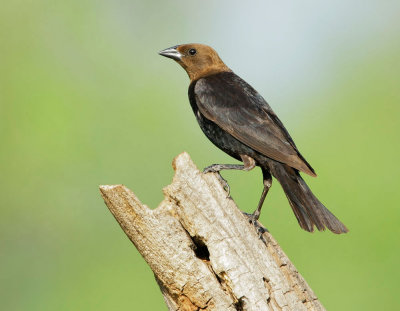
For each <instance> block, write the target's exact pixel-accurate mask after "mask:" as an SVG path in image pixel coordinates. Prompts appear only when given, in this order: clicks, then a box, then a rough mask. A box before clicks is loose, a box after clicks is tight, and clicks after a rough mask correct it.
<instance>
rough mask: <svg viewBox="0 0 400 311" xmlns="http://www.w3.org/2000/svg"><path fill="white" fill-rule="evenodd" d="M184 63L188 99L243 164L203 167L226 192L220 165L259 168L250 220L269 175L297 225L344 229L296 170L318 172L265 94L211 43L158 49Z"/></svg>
mask: <svg viewBox="0 0 400 311" xmlns="http://www.w3.org/2000/svg"><path fill="white" fill-rule="evenodd" d="M159 54H160V55H161V56H165V57H167V58H171V59H173V60H174V61H176V62H177V63H178V64H179V65H181V66H182V67H183V69H184V70H185V71H186V73H187V74H188V76H189V79H190V84H189V89H188V96H189V102H190V105H191V107H192V110H193V112H194V115H195V117H196V119H197V122H198V123H199V125H200V128H201V130H202V131H203V132H204V134H205V135H206V136H207V138H208V139H209V140H210V141H211V142H212V143H213V144H214V145H215V146H217V147H218V148H219V149H221V150H222V151H224V152H225V153H227V154H228V155H230V156H231V157H233V158H234V159H236V160H239V161H241V162H242V163H243V164H213V165H210V166H208V167H206V168H205V169H204V171H203V172H204V173H217V174H218V176H219V178H220V180H221V182H222V184H223V186H224V188H225V189H226V190H227V192H228V196H229V185H228V184H227V182H226V181H225V179H223V178H222V176H221V175H220V171H221V170H243V171H250V170H252V169H253V168H254V167H256V166H258V167H260V168H261V171H262V176H263V191H262V194H261V198H260V200H259V203H258V205H257V208H256V210H255V211H254V212H253V213H252V214H250V215H249V217H250V220H251V221H250V222H252V223H253V224H254V223H255V222H257V221H258V219H259V216H260V213H261V208H262V206H263V203H264V201H265V198H266V196H267V193H268V191H269V189H270V188H271V186H272V176H273V177H274V178H275V179H277V180H278V182H279V183H280V184H281V186H282V188H283V190H284V192H285V194H286V197H287V199H288V201H289V204H290V206H291V208H292V210H293V212H294V215H295V216H296V219H297V221H298V223H299V225H300V227H301V228H302V229H304V230H306V231H308V232H313V231H314V227H316V228H317V229H318V230H319V231H323V230H325V229H326V228H328V229H329V230H330V231H332V232H333V233H336V234H340V233H346V232H348V229H347V228H346V226H345V225H344V224H343V223H342V222H341V221H340V220H339V219H337V218H336V217H335V216H334V215H333V214H332V213H331V212H330V211H329V210H328V209H327V208H326V207H325V206H324V205H323V204H322V203H321V202H320V201H319V200H318V199H317V198H316V196H315V195H314V194H313V193H312V192H311V190H310V188H309V187H308V186H307V184H306V183H305V181H304V180H303V178H302V177H301V175H300V172H302V173H305V174H307V175H310V176H313V177H316V176H317V175H316V173H315V171H314V169H313V168H312V167H311V165H310V164H309V163H308V162H307V161H306V159H305V158H304V157H303V156H302V155H301V154H300V152H299V150H298V149H297V147H296V145H295V143H294V141H293V139H292V137H291V136H290V134H289V132H288V131H287V130H286V128H285V127H284V125H283V123H282V122H281V120H280V119H279V118H278V117H277V115H276V114H275V112H274V111H273V110H272V108H271V107H270V106H269V104H268V103H267V102H266V101H265V99H264V98H263V97H262V96H261V95H260V94H259V93H258V92H257V91H256V90H255V89H254V88H253V87H252V86H251V85H249V84H248V83H247V82H246V81H244V80H243V79H242V78H240V77H239V76H238V75H236V74H235V73H234V72H233V71H232V70H231V69H230V68H229V67H228V66H227V65H225V63H224V62H223V61H222V60H221V58H220V57H219V55H218V54H217V52H216V51H215V50H214V49H213V48H212V47H210V46H207V45H204V44H198V43H190V44H180V45H175V46H173V47H170V48H167V49H164V50H162V51H160V52H159Z"/></svg>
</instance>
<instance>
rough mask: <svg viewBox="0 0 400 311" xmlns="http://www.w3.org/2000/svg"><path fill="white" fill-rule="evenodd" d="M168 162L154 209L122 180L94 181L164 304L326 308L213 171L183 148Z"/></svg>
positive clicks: (222, 307)
mask: <svg viewBox="0 0 400 311" xmlns="http://www.w3.org/2000/svg"><path fill="white" fill-rule="evenodd" d="M173 167H174V170H175V176H174V178H173V181H172V184H171V185H169V186H167V187H165V188H164V195H165V199H164V200H163V201H162V202H161V204H160V205H159V206H158V207H157V208H156V209H155V210H151V209H149V208H148V207H147V206H145V205H144V204H142V203H141V202H140V201H139V199H138V198H137V197H136V196H135V195H134V194H133V192H131V191H130V190H129V189H127V188H126V187H125V186H123V185H114V186H100V191H101V195H102V196H103V198H104V201H105V203H106V204H107V206H108V208H109V209H110V211H111V213H112V214H113V215H114V217H115V219H116V220H117V221H118V222H119V224H120V226H121V228H122V230H124V232H125V234H126V235H127V236H128V237H129V239H130V240H131V241H132V243H133V244H134V245H135V246H136V248H137V249H138V251H139V252H140V254H141V255H142V256H143V258H144V259H145V260H146V262H147V263H148V264H149V266H150V267H151V269H152V270H153V272H154V275H155V278H156V281H157V283H158V285H159V286H160V289H161V292H162V294H163V295H164V299H165V302H166V304H167V306H168V308H169V310H180V311H184V310H185V311H186V310H190V311H192V310H193V311H194V310H221V311H225V310H246V311H247V310H263V311H264V310H290V311H292V310H296V311H300V310H325V309H324V307H323V306H322V305H321V303H320V302H319V301H318V299H317V297H316V296H315V295H314V293H313V291H312V290H311V288H310V287H309V286H308V284H307V283H306V281H305V280H304V279H303V277H302V276H301V275H300V274H299V273H298V272H297V270H296V268H295V267H294V266H293V264H292V263H291V262H290V260H289V258H288V257H287V256H286V255H285V253H284V252H283V251H282V250H281V248H280V247H279V245H278V243H277V242H276V241H275V239H274V238H273V237H272V236H271V234H269V233H268V232H265V233H263V235H262V237H261V239H260V237H259V235H258V234H257V232H256V230H255V228H254V226H252V225H251V224H249V222H248V220H247V218H246V217H245V216H244V215H243V214H242V212H241V211H240V210H239V209H238V208H237V206H236V204H235V202H234V201H233V200H232V199H230V198H227V197H226V192H225V191H224V189H223V188H222V186H221V184H220V182H219V181H218V179H217V177H216V176H215V174H202V173H201V172H200V171H199V170H198V169H197V167H196V166H195V165H194V163H193V162H192V160H191V159H190V157H189V155H188V154H187V153H182V154H180V155H178V156H177V157H176V158H175V159H174V161H173ZM132 309H134V306H132Z"/></svg>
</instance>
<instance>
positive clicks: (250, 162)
mask: <svg viewBox="0 0 400 311" xmlns="http://www.w3.org/2000/svg"><path fill="white" fill-rule="evenodd" d="M240 157H241V158H242V161H243V165H242V164H213V165H210V166H207V167H206V168H205V169H204V170H203V173H204V174H206V173H217V176H218V179H219V181H220V182H221V184H222V186H223V187H224V189H225V191H226V192H227V193H228V196H227V197H228V198H229V197H230V192H231V188H230V187H229V185H228V182H227V181H226V180H225V179H224V178H223V177H222V176H221V174H220V173H219V172H220V171H222V170H243V171H250V170H252V169H253V168H254V167H255V166H256V161H254V159H253V158H251V157H249V156H247V155H240Z"/></svg>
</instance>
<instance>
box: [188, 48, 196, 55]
mask: <svg viewBox="0 0 400 311" xmlns="http://www.w3.org/2000/svg"><path fill="white" fill-rule="evenodd" d="M196 53H197V51H196V50H195V49H190V50H189V54H190V55H194V54H196Z"/></svg>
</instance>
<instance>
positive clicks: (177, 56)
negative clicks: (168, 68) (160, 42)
mask: <svg viewBox="0 0 400 311" xmlns="http://www.w3.org/2000/svg"><path fill="white" fill-rule="evenodd" d="M177 47H178V45H176V46H173V47H170V48H168V49H165V50H162V51H160V52H158V54H160V55H162V56H165V57H168V58H172V59H174V60H181V59H182V56H183V55H182V54H181V53H179V51H178V50H177V49H176V48H177Z"/></svg>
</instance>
